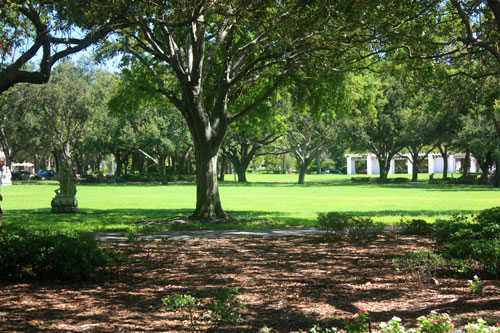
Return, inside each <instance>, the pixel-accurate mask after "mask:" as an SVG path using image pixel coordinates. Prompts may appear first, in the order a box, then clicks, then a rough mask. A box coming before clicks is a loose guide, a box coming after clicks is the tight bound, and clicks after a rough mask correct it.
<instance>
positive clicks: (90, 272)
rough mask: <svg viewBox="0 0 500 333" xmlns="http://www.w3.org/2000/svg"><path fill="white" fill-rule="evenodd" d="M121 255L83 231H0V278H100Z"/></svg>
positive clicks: (111, 269)
mask: <svg viewBox="0 0 500 333" xmlns="http://www.w3.org/2000/svg"><path fill="white" fill-rule="evenodd" d="M122 259H123V258H122V257H121V256H120V255H118V254H116V253H115V252H113V251H112V250H110V249H104V248H100V247H99V243H98V242H97V241H96V240H95V239H94V238H93V237H92V236H91V235H90V234H87V233H74V234H59V233H54V232H47V231H45V232H37V233H32V232H28V231H13V232H9V233H6V232H5V233H2V234H0V279H3V280H10V281H19V280H44V281H47V280H49V281H102V280H104V279H106V278H107V277H109V276H110V274H111V273H112V272H113V271H114V270H115V269H116V268H117V267H118V266H119V265H120V263H121V262H122Z"/></svg>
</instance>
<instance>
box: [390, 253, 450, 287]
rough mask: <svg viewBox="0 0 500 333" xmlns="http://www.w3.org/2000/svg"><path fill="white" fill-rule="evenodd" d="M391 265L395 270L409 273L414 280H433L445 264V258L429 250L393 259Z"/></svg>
mask: <svg viewBox="0 0 500 333" xmlns="http://www.w3.org/2000/svg"><path fill="white" fill-rule="evenodd" d="M392 263H393V265H394V267H395V268H396V270H398V271H404V272H407V273H409V274H410V275H411V276H412V277H414V278H415V279H418V280H420V279H421V278H434V277H436V276H437V273H438V272H439V271H441V270H443V269H444V268H445V266H446V264H447V261H446V259H445V258H443V257H442V256H441V255H439V254H437V253H434V252H433V251H432V250H430V249H424V250H421V251H415V252H409V253H407V254H405V255H404V256H402V257H399V258H395V259H393V260H392Z"/></svg>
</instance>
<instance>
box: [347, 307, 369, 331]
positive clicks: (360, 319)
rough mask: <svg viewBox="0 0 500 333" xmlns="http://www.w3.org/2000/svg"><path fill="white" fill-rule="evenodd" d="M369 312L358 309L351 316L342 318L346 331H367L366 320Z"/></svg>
mask: <svg viewBox="0 0 500 333" xmlns="http://www.w3.org/2000/svg"><path fill="white" fill-rule="evenodd" d="M369 319H370V314H369V313H368V311H366V310H365V309H360V310H359V311H358V314H357V315H355V316H354V317H352V318H347V317H346V318H344V322H345V324H344V328H345V330H346V331H347V332H353V333H358V332H368V320H369Z"/></svg>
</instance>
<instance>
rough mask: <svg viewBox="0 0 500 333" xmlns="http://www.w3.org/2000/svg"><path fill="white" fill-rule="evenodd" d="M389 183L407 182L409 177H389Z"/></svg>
mask: <svg viewBox="0 0 500 333" xmlns="http://www.w3.org/2000/svg"><path fill="white" fill-rule="evenodd" d="M389 179H390V182H391V183H394V184H408V183H409V182H410V179H408V178H405V177H397V178H389Z"/></svg>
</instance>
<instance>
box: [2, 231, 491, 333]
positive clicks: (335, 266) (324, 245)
mask: <svg viewBox="0 0 500 333" xmlns="http://www.w3.org/2000/svg"><path fill="white" fill-rule="evenodd" d="M432 245H433V244H432V242H431V241H429V240H426V239H419V238H415V237H401V236H399V237H396V236H389V235H386V236H383V237H379V238H377V239H375V240H371V241H349V240H345V241H338V242H333V243H331V242H326V241H325V240H324V239H323V238H322V237H321V236H313V237H301V238H296V237H280V238H250V239H242V238H231V239H209V240H199V239H191V240H183V241H175V242H174V243H172V244H162V243H148V244H141V245H140V246H135V245H133V244H113V245H111V244H107V245H106V246H109V247H114V248H116V249H117V250H118V251H120V252H123V253H126V254H128V255H129V256H130V257H132V258H134V259H135V260H134V262H131V263H130V264H127V265H125V266H124V267H123V268H122V270H121V271H120V273H119V274H117V276H115V278H113V279H112V280H111V281H108V282H106V283H104V284H60V283H52V284H46V283H45V284H42V283H19V284H12V283H10V284H6V283H2V284H1V285H0V331H2V332H21V331H22V332H39V331H45V330H47V331H60V332H61V331H62V332H124V331H125V332H142V331H155V332H186V331H189V329H188V326H186V324H185V323H183V322H181V321H180V320H179V316H178V315H176V314H175V313H172V312H167V311H166V310H165V308H164V306H163V304H162V301H161V299H162V298H164V297H166V296H168V295H171V294H175V293H182V294H190V295H193V296H196V297H201V295H203V291H204V290H207V289H211V288H214V287H237V288H239V290H240V293H239V298H240V299H241V300H242V301H244V302H245V303H246V304H247V309H246V310H245V311H244V313H243V321H242V322H241V323H240V324H239V325H238V326H236V327H233V328H231V329H227V330H225V331H228V332H229V331H231V332H257V331H258V330H259V329H260V328H262V327H264V326H267V327H271V328H273V329H274V330H273V332H297V331H298V330H299V329H303V330H308V329H310V328H311V327H312V323H314V322H316V321H317V320H319V319H321V318H325V317H328V316H335V317H339V318H341V317H343V316H351V315H352V314H354V313H356V312H357V311H358V309H359V308H364V309H366V310H368V311H369V312H370V313H371V315H372V320H373V322H374V326H375V325H376V323H377V322H381V321H388V320H389V319H390V318H392V317H393V316H399V317H401V318H402V319H403V322H409V323H414V322H415V318H417V317H418V316H420V315H423V314H428V313H429V312H430V311H431V310H438V311H448V312H450V313H452V314H454V315H455V316H461V317H462V321H463V322H464V323H466V320H467V319H466V318H467V317H473V316H475V315H476V316H477V315H482V316H491V317H493V318H497V319H500V281H498V280H483V284H484V286H485V289H484V295H483V296H481V297H476V296H472V295H471V294H470V290H469V288H468V284H467V280H466V279H465V280H464V279H453V278H446V279H445V278H443V279H439V280H438V283H435V282H432V281H415V280H412V279H411V278H410V277H409V276H408V275H405V274H403V273H400V272H397V271H395V270H394V268H393V266H392V262H391V259H393V258H394V257H395V256H399V255H402V254H404V253H406V252H409V251H414V250H418V249H422V248H424V247H432ZM219 331H224V330H219Z"/></svg>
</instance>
